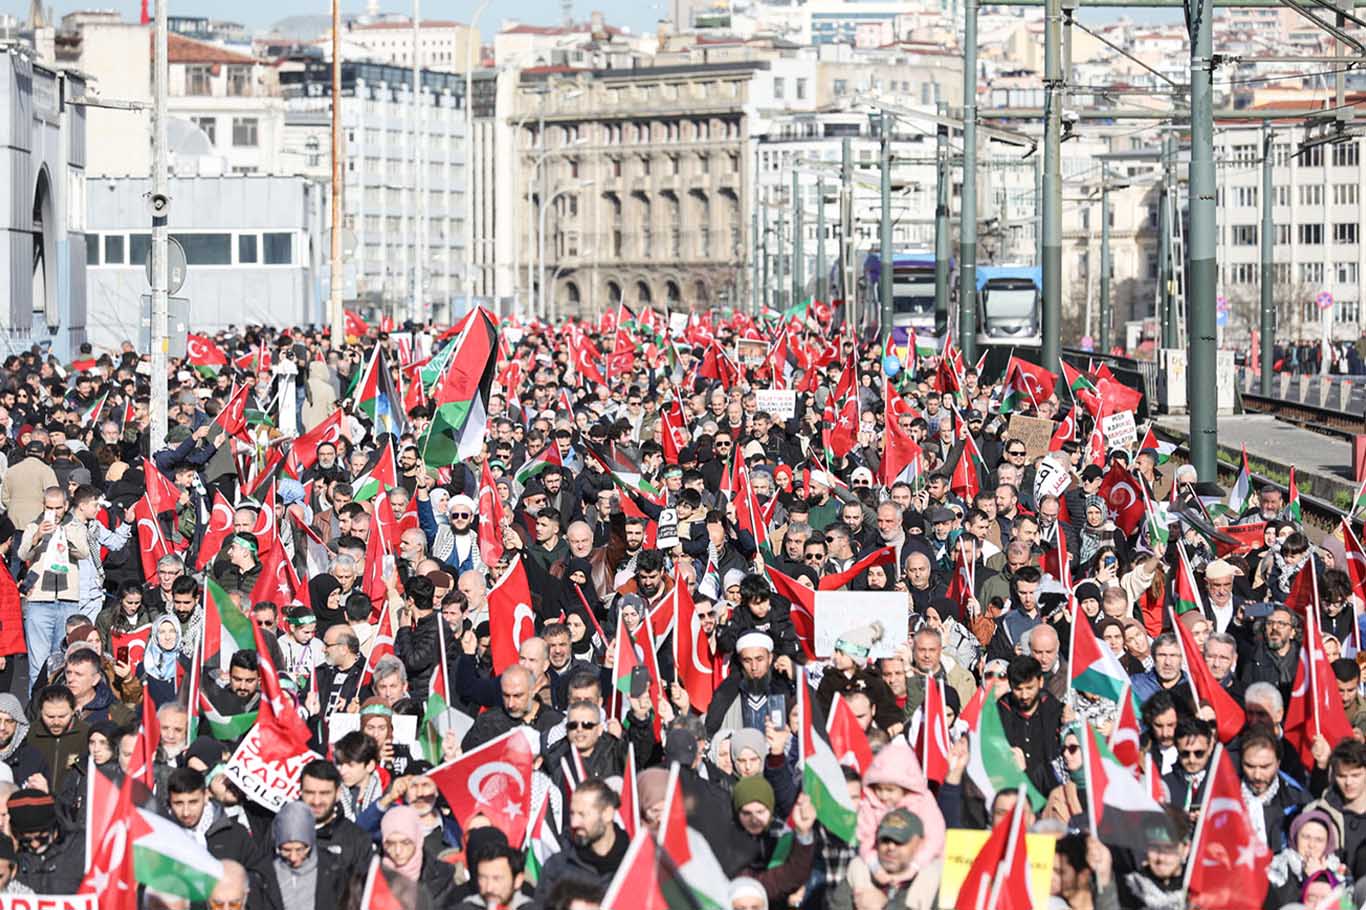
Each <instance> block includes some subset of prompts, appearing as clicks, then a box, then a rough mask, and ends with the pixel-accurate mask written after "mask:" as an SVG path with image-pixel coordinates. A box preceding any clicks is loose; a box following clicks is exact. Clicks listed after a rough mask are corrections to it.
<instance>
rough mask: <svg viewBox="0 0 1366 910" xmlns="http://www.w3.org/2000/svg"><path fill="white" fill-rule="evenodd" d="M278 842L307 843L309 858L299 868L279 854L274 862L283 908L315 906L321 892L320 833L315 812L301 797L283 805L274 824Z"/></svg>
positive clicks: (310, 909) (294, 909)
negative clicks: (319, 886)
mask: <svg viewBox="0 0 1366 910" xmlns="http://www.w3.org/2000/svg"><path fill="white" fill-rule="evenodd" d="M272 828H273V833H274V835H275V843H277V844H289V843H303V844H307V845H308V858H307V859H305V860H304V861H303V863H301V864H300V865H299V867H298V868H295V867H294V866H291V865H290V864H289V863H287V862H285V861H284V860H283V859H281V858H280V856H279V855H278V854H277V855H276V857H275V860H274V862H273V864H272V865H273V866H274V868H275V880H276V882H277V883H279V885H280V898H281V903H282V906H283V907H284V910H314V907H313V904H314V900H315V898H316V895H317V893H318V850H317V833H316V828H315V826H314V824H313V812H312V810H310V809H309V808H308V805H307V804H306V803H304V802H302V801H300V800H297V799H296V800H292V801H290V802H287V803H285V804H284V805H283V806H281V807H280V811H279V812H278V813H277V814H276V816H275V822H274V823H273V825H272Z"/></svg>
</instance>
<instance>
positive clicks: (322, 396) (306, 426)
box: [299, 360, 337, 432]
mask: <svg viewBox="0 0 1366 910" xmlns="http://www.w3.org/2000/svg"><path fill="white" fill-rule="evenodd" d="M336 409H337V390H336V388H335V387H334V386H333V384H332V370H331V368H330V367H328V365H327V364H325V363H323V362H322V361H321V360H310V361H309V362H308V380H307V381H306V382H305V383H304V403H303V408H302V410H301V412H300V415H299V416H300V420H299V424H300V430H301V431H302V432H308V431H309V430H311V429H313V428H314V427H316V426H317V425H318V424H320V423H322V422H323V421H324V420H326V419H327V418H328V417H331V416H332V412H333V411H335V410H336Z"/></svg>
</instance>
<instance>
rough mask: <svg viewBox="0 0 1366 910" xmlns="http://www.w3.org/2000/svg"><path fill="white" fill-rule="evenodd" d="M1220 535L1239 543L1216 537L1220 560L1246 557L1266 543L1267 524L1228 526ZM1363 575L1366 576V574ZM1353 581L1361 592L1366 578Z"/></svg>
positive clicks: (1359, 568) (1260, 522)
mask: <svg viewBox="0 0 1366 910" xmlns="http://www.w3.org/2000/svg"><path fill="white" fill-rule="evenodd" d="M1219 533H1220V534H1222V535H1227V536H1228V537H1232V538H1233V539H1234V540H1236V541H1238V542H1237V543H1236V544H1232V543H1225V542H1224V541H1222V540H1220V539H1219V538H1218V537H1215V538H1214V549H1215V552H1217V553H1218V554H1219V558H1220V559H1223V558H1225V557H1228V556H1245V555H1246V554H1248V553H1251V552H1252V551H1253V550H1256V549H1258V548H1259V547H1261V546H1262V544H1263V543H1264V542H1265V540H1266V522H1264V521H1258V522H1254V523H1252V524H1245V525H1228V526H1227V527H1222V528H1220V529H1219ZM1348 546H1350V544H1348ZM1348 556H1349V558H1348V560H1347V570H1348V571H1349V572H1350V571H1351V570H1352V561H1351V558H1350V550H1349V551H1348ZM1361 570H1362V567H1361V566H1357V571H1358V572H1361ZM1363 574H1364V575H1366V573H1363ZM1352 581H1353V587H1355V588H1356V589H1357V590H1361V589H1362V588H1361V585H1362V583H1363V582H1366V578H1363V579H1362V580H1360V581H1359V580H1358V579H1357V577H1356V576H1353V577H1352Z"/></svg>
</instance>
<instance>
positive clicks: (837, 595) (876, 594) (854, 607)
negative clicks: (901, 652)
mask: <svg viewBox="0 0 1366 910" xmlns="http://www.w3.org/2000/svg"><path fill="white" fill-rule="evenodd" d="M886 569H887V571H888V572H889V573H890V572H894V571H895V570H894V569H893V568H892V567H891V566H887V567H886ZM873 623H878V624H880V625H881V626H882V637H881V638H878V639H875V640H874V641H873V647H872V650H871V651H870V652H869V656H870V657H872V658H874V659H878V658H883V657H895V656H896V649H897V645H900V644H904V643H905V641H906V637H907V629H906V595H905V594H904V593H903V592H901V591H817V592H816V655H817V656H818V657H829V656H830V655H831V654H833V653H834V651H835V641H836V640H837V639H838V638H839V637H840V635H842V634H843V633H844V632H846V631H848V630H849V629H856V628H859V627H860V626H868V625H872V624H873Z"/></svg>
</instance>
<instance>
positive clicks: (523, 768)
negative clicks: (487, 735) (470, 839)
mask: <svg viewBox="0 0 1366 910" xmlns="http://www.w3.org/2000/svg"><path fill="white" fill-rule="evenodd" d="M533 761H534V759H533V757H532V755H531V746H530V744H529V743H528V742H527V739H526V734H525V733H523V732H522V731H521V730H509V731H508V732H506V733H504V734H503V735H502V736H499V737H497V738H495V739H492V740H489V741H488V742H486V743H484V744H483V745H482V746H480V747H479V748H477V749H471V750H470V751H469V752H466V753H465V754H464V755H462V756H460V757H459V758H457V759H456V760H455V761H452V762H448V763H446V764H444V765H442V766H440V767H439V768H433V769H432V770H431V771H428V772H427V776H428V777H430V778H431V779H432V782H433V783H435V784H436V788H437V789H438V790H440V791H441V795H442V796H444V797H445V798H446V804H447V805H449V806H450V807H451V811H452V812H453V813H454V814H455V820H456V821H457V822H459V823H460V827H461V828H462V829H464V830H466V831H468V830H470V819H471V818H473V817H474V816H475V815H482V816H484V817H485V818H487V819H488V820H489V821H490V822H492V823H493V826H494V827H495V828H497V829H498V830H499V831H502V832H503V833H504V834H506V835H507V839H508V843H510V844H520V843H522V839H523V837H525V836H526V827H527V821H528V815H529V814H530V812H531V766H532V763H533Z"/></svg>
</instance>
